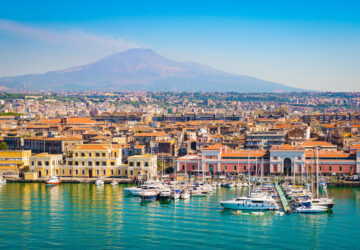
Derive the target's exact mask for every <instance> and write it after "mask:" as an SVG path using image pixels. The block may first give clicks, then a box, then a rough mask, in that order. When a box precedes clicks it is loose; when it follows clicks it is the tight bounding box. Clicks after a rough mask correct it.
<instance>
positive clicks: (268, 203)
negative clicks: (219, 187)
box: [219, 195, 279, 211]
mask: <svg viewBox="0 0 360 250" xmlns="http://www.w3.org/2000/svg"><path fill="white" fill-rule="evenodd" d="M219 203H220V205H221V206H223V207H224V208H227V209H234V210H255V211H262V210H270V211H274V210H279V206H278V205H277V204H276V201H275V200H274V198H272V197H270V196H268V195H251V196H244V197H239V198H235V199H232V200H227V201H220V202H219Z"/></svg>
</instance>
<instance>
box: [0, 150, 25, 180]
mask: <svg viewBox="0 0 360 250" xmlns="http://www.w3.org/2000/svg"><path fill="white" fill-rule="evenodd" d="M30 156H31V151H30V150H1V151H0V174H1V175H4V176H14V177H19V176H20V177H21V176H22V174H23V173H24V172H27V171H28V169H29V163H30Z"/></svg>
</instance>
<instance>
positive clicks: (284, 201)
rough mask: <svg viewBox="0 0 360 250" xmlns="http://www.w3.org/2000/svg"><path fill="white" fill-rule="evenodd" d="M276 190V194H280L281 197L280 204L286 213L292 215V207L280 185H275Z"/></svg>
mask: <svg viewBox="0 0 360 250" xmlns="http://www.w3.org/2000/svg"><path fill="white" fill-rule="evenodd" d="M275 189H276V192H277V193H278V195H279V198H280V202H281V205H282V207H283V209H284V212H285V213H287V214H290V213H291V209H290V206H289V204H288V201H287V199H286V197H285V195H284V193H283V191H282V189H281V188H280V186H279V184H278V183H275Z"/></svg>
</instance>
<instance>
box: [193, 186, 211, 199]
mask: <svg viewBox="0 0 360 250" xmlns="http://www.w3.org/2000/svg"><path fill="white" fill-rule="evenodd" d="M206 195H207V193H206V192H204V191H203V190H202V189H197V188H193V189H192V190H191V196H194V197H205V196H206Z"/></svg>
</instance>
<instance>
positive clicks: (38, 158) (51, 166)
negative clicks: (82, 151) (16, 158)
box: [29, 153, 63, 178]
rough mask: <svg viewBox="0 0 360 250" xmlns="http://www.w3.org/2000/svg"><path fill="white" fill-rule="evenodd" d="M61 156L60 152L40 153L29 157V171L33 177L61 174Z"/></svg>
mask: <svg viewBox="0 0 360 250" xmlns="http://www.w3.org/2000/svg"><path fill="white" fill-rule="evenodd" d="M62 163H63V156H62V155H61V154H48V153H41V154H37V155H33V156H31V157H30V168H29V170H30V172H32V173H35V178H43V177H51V176H61V171H62V166H63V165H62Z"/></svg>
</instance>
